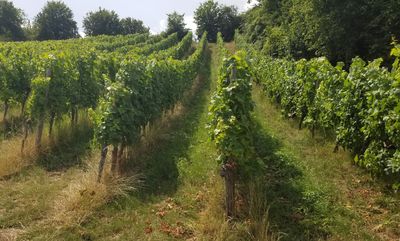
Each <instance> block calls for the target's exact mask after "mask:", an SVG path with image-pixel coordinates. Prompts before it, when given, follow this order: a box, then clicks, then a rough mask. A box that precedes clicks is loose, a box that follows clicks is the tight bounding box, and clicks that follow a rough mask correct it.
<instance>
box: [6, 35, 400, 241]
mask: <svg viewBox="0 0 400 241" xmlns="http://www.w3.org/2000/svg"><path fill="white" fill-rule="evenodd" d="M209 34H212V33H207V32H206V31H205V32H204V33H203V34H202V35H201V36H198V37H199V38H197V39H196V37H195V36H194V34H193V33H192V32H188V31H187V33H186V34H185V35H182V36H179V34H178V33H177V32H176V33H172V34H165V33H163V34H160V35H150V34H148V33H137V34H128V35H116V36H106V35H100V36H90V37H85V38H75V39H68V40H48V41H40V42H39V41H27V42H4V43H1V44H0V101H1V106H2V107H1V108H0V112H1V122H0V153H1V155H0V192H1V193H2V194H1V196H0V241H3V240H7V241H8V240H193V241H194V240H204V241H208V240H215V241H220V240H221V241H222V240H234V241H236V240H245V241H247V240H249V241H261V240H263V241H275V240H398V239H399V238H400V233H399V230H400V210H399V205H398V204H399V196H398V192H399V190H400V151H399V150H400V144H399V143H400V139H399V136H400V84H399V83H400V65H399V64H400V62H399V61H400V46H398V45H395V46H394V47H393V50H392V52H391V56H392V57H391V58H392V59H391V60H392V62H391V64H390V65H387V64H384V63H383V62H384V60H383V59H375V60H373V61H364V60H362V59H361V58H359V57H355V58H354V59H353V60H352V62H351V63H348V64H347V63H342V62H338V63H337V64H335V65H333V64H332V63H331V61H329V60H328V59H327V58H325V57H318V58H309V59H298V60H295V59H293V58H290V57H286V58H277V57H273V56H269V55H266V54H265V52H261V51H259V50H258V49H256V47H255V46H254V45H252V44H249V43H248V42H247V41H246V39H245V36H243V35H242V34H240V33H239V31H237V32H236V34H235V40H234V42H230V43H226V42H224V33H221V32H219V33H218V34H215V36H212V38H215V39H216V43H209V40H210V37H209ZM353 164H356V165H353Z"/></svg>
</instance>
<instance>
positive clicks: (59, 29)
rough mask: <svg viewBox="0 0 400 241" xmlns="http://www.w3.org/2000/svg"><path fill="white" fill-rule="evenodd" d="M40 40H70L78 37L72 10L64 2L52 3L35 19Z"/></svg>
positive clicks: (48, 3)
mask: <svg viewBox="0 0 400 241" xmlns="http://www.w3.org/2000/svg"><path fill="white" fill-rule="evenodd" d="M34 26H35V28H36V29H37V34H38V35H37V39H38V40H48V39H55V40H59V39H68V38H75V37H77V36H78V27H77V24H76V22H75V20H74V15H73V13H72V10H71V9H70V8H69V7H68V6H67V5H65V3H63V2H58V1H50V2H47V4H46V5H45V6H44V7H43V9H42V11H41V12H40V13H39V14H38V15H37V16H36V17H35V22H34Z"/></svg>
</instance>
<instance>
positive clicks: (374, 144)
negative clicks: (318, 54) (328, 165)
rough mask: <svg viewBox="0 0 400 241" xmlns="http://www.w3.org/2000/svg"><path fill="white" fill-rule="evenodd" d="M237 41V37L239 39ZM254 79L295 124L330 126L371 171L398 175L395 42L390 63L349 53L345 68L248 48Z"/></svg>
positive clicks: (399, 101) (399, 93)
mask: <svg viewBox="0 0 400 241" xmlns="http://www.w3.org/2000/svg"><path fill="white" fill-rule="evenodd" d="M239 43H240V41H239ZM247 48H248V49H249V52H250V53H251V59H252V68H253V73H254V75H255V78H256V80H257V81H258V82H259V83H261V84H262V85H263V87H264V90H265V92H266V93H267V95H268V96H269V97H271V98H272V99H273V100H275V101H276V102H278V103H279V104H280V105H281V106H282V109H283V113H284V114H285V115H286V116H288V117H297V118H298V119H299V127H300V128H301V127H302V125H304V126H306V127H308V128H310V130H311V131H312V133H314V131H315V130H316V129H320V130H324V131H326V130H332V131H334V132H335V134H336V141H337V146H336V148H335V150H337V148H338V147H339V146H342V147H344V148H347V149H350V150H351V151H352V152H353V153H354V155H355V162H356V163H357V164H359V165H361V166H363V167H365V168H367V169H368V170H370V171H371V172H373V173H375V174H378V175H383V176H387V177H391V178H394V179H395V180H397V182H399V179H398V178H399V175H400V138H399V137H400V135H399V134H400V67H399V57H400V48H399V46H397V47H396V48H394V49H393V51H392V55H393V56H394V57H395V58H396V60H395V62H394V64H393V66H392V69H391V70H388V69H387V68H385V67H382V66H381V63H382V59H376V60H374V61H371V62H368V63H366V62H365V61H363V60H362V59H360V58H354V59H353V61H352V64H351V66H350V68H349V70H348V71H346V70H344V64H342V63H338V64H337V65H336V66H333V65H332V64H331V63H330V62H329V61H328V60H327V59H326V58H323V57H322V58H314V59H310V60H305V59H301V60H298V61H292V60H285V59H273V58H270V57H267V56H263V55H261V54H259V53H258V52H256V51H254V50H251V48H249V47H248V46H247Z"/></svg>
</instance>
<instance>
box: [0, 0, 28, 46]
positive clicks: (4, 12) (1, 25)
mask: <svg viewBox="0 0 400 241" xmlns="http://www.w3.org/2000/svg"><path fill="white" fill-rule="evenodd" d="M23 15H24V13H23V12H22V10H20V9H18V8H16V7H14V4H13V2H9V1H6V0H2V1H0V39H1V40H14V41H15V40H23V39H24V38H25V37H24V32H23V30H22V27H21V26H22V23H23Z"/></svg>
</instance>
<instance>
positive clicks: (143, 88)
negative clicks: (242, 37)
mask: <svg viewBox="0 0 400 241" xmlns="http://www.w3.org/2000/svg"><path fill="white" fill-rule="evenodd" d="M174 36H175V38H176V34H175V35H174ZM206 44H207V42H206V35H204V36H203V37H202V39H201V41H200V42H199V45H198V48H197V50H196V51H195V52H194V53H193V54H192V55H191V56H190V57H189V58H188V59H186V60H175V59H172V58H168V59H165V60H160V59H156V58H145V57H143V56H137V55H133V54H131V55H127V57H126V58H125V59H124V60H123V61H122V63H121V66H120V68H119V70H118V73H117V75H116V79H115V81H110V80H109V81H107V82H106V89H107V94H106V95H105V96H104V97H103V98H102V99H101V100H100V106H99V108H98V109H97V110H96V111H92V118H93V120H94V122H95V134H96V138H97V140H98V141H99V142H100V143H102V144H103V145H104V144H105V145H109V144H113V145H118V144H132V143H135V142H136V141H137V139H138V138H139V134H140V130H141V128H144V127H145V126H146V125H147V124H148V123H149V122H153V121H154V120H155V119H157V118H159V117H160V116H161V115H162V113H163V112H164V111H166V110H168V109H170V108H172V107H173V106H174V105H175V104H176V102H177V101H178V100H180V99H181V98H182V96H183V93H184V91H185V90H186V89H188V88H189V87H190V86H191V81H192V80H193V79H194V78H195V77H196V75H197V74H198V71H199V69H200V67H201V66H202V65H203V60H204V51H205V48H206Z"/></svg>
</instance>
